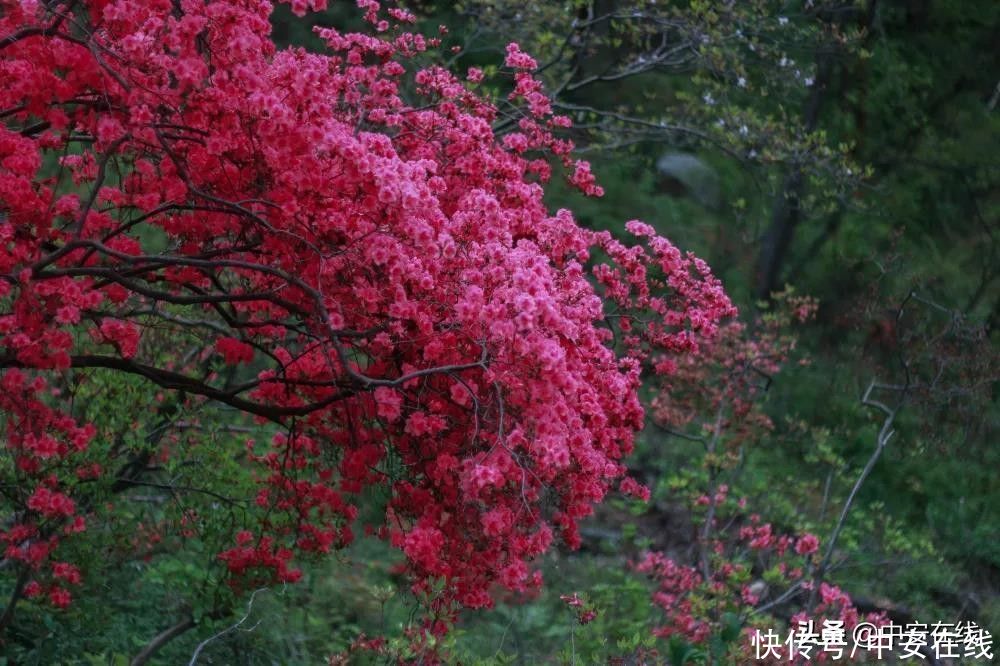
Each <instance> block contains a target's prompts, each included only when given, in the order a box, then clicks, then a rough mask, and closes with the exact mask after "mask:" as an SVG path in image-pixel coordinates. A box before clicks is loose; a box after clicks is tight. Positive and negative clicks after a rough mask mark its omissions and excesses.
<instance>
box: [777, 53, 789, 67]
mask: <svg viewBox="0 0 1000 666" xmlns="http://www.w3.org/2000/svg"><path fill="white" fill-rule="evenodd" d="M778 65H779V66H781V67H788V58H786V57H785V56H781V60H779V61H778Z"/></svg>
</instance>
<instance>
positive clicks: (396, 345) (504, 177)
mask: <svg viewBox="0 0 1000 666" xmlns="http://www.w3.org/2000/svg"><path fill="white" fill-rule="evenodd" d="M291 4H292V8H293V10H294V11H295V12H296V13H299V14H301V13H304V12H306V11H307V10H309V9H320V8H322V7H321V6H322V5H325V2H323V1H322V0H308V2H307V1H306V0H293V2H292V3H291ZM358 4H359V5H360V6H361V8H362V10H363V11H364V14H365V18H366V19H367V21H368V22H369V24H370V25H371V27H372V29H371V30H370V31H368V32H366V33H363V34H342V33H340V32H338V31H336V30H334V29H322V30H319V31H318V34H319V36H320V37H321V38H322V39H323V40H324V41H325V42H326V44H327V46H328V49H329V50H328V52H327V53H324V54H315V53H308V52H305V51H303V50H297V49H289V50H284V51H277V50H276V49H275V47H274V45H273V43H272V42H271V40H270V38H269V30H270V26H269V23H268V16H269V13H270V11H271V4H270V3H268V2H261V1H259V0H218V1H215V2H207V3H206V2H200V1H196V0H181V1H177V2H171V1H168V0H162V1H151V2H141V3H140V2H133V1H131V0H90V1H88V2H80V1H78V0H66V1H64V2H37V1H32V0H24V1H20V2H16V1H13V0H3V1H2V2H0V73H2V77H0V78H2V80H3V81H4V84H3V86H2V87H0V117H2V118H3V121H4V123H3V125H2V126H0V247H2V251H0V385H2V388H3V390H2V391H0V443H2V446H3V448H4V450H5V451H6V452H7V454H8V456H7V458H5V462H4V463H3V464H2V465H0V475H2V480H0V483H2V487H3V491H2V492H3V498H2V500H0V502H2V503H0V507H2V518H3V520H2V522H0V541H2V543H3V547H4V551H3V555H2V557H3V562H4V566H5V569H6V570H7V571H8V572H14V574H13V578H12V580H13V585H12V590H11V595H10V600H9V602H8V603H7V605H6V606H5V608H4V609H3V611H2V615H0V629H3V628H5V627H6V626H7V625H9V624H10V622H11V621H12V619H13V617H14V613H15V610H16V608H17V605H18V603H19V601H20V600H22V599H23V598H25V597H41V595H46V597H47V599H48V602H50V603H51V604H53V605H55V606H57V607H65V606H68V605H69V604H70V603H71V600H72V591H73V588H74V586H76V585H78V584H80V582H81V575H82V574H81V568H85V563H83V562H81V561H72V560H71V559H70V557H69V556H68V555H67V553H69V552H70V551H71V547H72V542H73V540H74V539H76V538H78V537H79V535H80V534H81V533H84V532H85V531H86V530H88V529H89V528H91V527H92V526H93V525H94V522H95V520H98V518H97V516H101V518H100V519H101V520H110V518H108V515H109V512H110V513H111V514H112V515H113V513H114V505H113V504H108V505H107V508H108V510H106V511H102V512H101V513H99V514H98V513H97V506H98V503H99V502H101V501H102V500H104V499H106V498H107V497H108V494H114V493H122V492H126V491H127V490H129V489H130V488H132V487H134V486H135V485H137V484H139V483H141V481H142V478H143V474H144V472H145V471H146V470H148V469H150V468H151V467H152V461H154V460H161V459H164V458H166V457H169V456H170V455H171V454H172V453H173V452H174V450H172V449H170V448H168V447H165V446H163V445H162V443H161V440H160V439H157V438H147V443H148V447H147V448H146V449H145V450H143V451H141V452H138V453H135V452H133V454H132V455H130V456H127V457H122V456H121V455H120V454H116V453H115V448H114V447H113V446H109V445H107V444H106V442H108V441H111V440H113V439H114V437H115V434H116V433H114V432H111V431H109V430H107V428H105V427H104V426H102V424H101V423H100V422H97V421H95V420H92V419H88V418H86V415H87V413H88V412H87V409H86V405H82V404H80V403H79V402H78V401H76V400H75V399H74V395H75V393H76V391H77V388H78V387H79V386H80V385H81V384H85V383H86V382H87V381H88V380H90V379H92V378H93V377H94V376H95V373H99V372H105V373H107V372H110V373H112V376H116V377H120V378H122V379H123V380H124V378H130V379H129V381H131V378H141V379H142V380H143V381H144V382H148V383H151V384H152V385H154V386H157V387H160V388H161V389H162V392H161V393H160V394H159V395H158V396H157V400H158V401H159V404H160V405H161V407H162V408H164V409H166V407H167V406H169V408H170V409H171V410H174V411H184V410H192V409H195V408H196V407H199V408H204V407H205V406H208V405H210V406H214V407H217V408H220V409H221V408H226V409H229V410H235V411H236V412H237V413H241V414H244V415H247V417H248V418H250V419H252V420H253V421H255V422H256V423H259V424H270V426H269V428H270V431H271V432H273V437H272V438H271V441H270V442H269V443H268V444H262V443H255V442H253V441H252V440H251V441H247V442H246V447H247V450H248V452H249V453H248V456H247V463H246V464H248V465H251V466H252V467H253V468H254V469H255V470H256V472H255V474H256V478H257V481H258V482H259V492H258V493H257V495H256V500H255V503H254V505H253V506H251V507H250V510H251V515H250V518H249V519H247V520H245V521H244V522H243V524H241V525H237V526H234V527H233V529H232V534H230V535H229V537H230V539H231V540H230V543H229V545H228V547H226V548H225V549H224V550H223V551H222V552H220V553H218V558H219V559H221V561H222V562H224V563H225V565H226V568H227V570H228V573H229V576H230V582H231V584H232V585H233V586H234V587H235V588H236V589H244V588H246V587H248V586H253V585H259V584H269V583H271V582H275V581H281V582H292V581H295V580H297V579H298V577H299V576H300V573H299V569H297V567H296V561H297V559H298V558H300V557H304V556H306V555H307V554H316V553H326V552H328V551H330V550H331V549H336V548H341V547H344V546H346V545H348V544H349V543H351V541H352V539H353V533H352V527H354V526H355V523H356V522H357V519H358V508H357V507H358V497H359V496H360V495H361V493H363V492H365V491H366V490H368V489H371V488H373V487H379V488H382V489H384V491H385V497H386V498H387V499H386V500H385V504H384V510H382V511H381V513H380V516H379V518H378V519H376V520H373V521H369V522H366V524H365V525H364V527H365V529H369V530H372V531H374V532H375V533H377V534H379V535H380V536H382V537H383V538H385V539H387V540H389V541H390V542H391V543H392V544H393V545H394V546H396V547H398V548H399V549H401V550H402V551H403V553H404V554H405V556H406V567H407V571H408V573H409V574H410V575H411V576H412V581H413V588H414V590H415V591H416V592H418V593H422V594H424V595H425V598H426V599H427V606H428V610H429V611H430V613H431V615H430V617H431V618H433V619H432V620H428V628H430V629H431V630H433V631H441V630H444V629H445V627H446V625H447V621H448V620H449V619H450V618H451V617H453V613H454V612H455V610H456V609H457V608H460V607H471V608H476V607H486V606H490V605H491V604H492V596H491V595H492V592H491V590H492V587H491V586H492V585H494V584H499V585H500V586H502V587H504V588H507V589H511V590H524V589H526V588H528V587H532V586H537V585H538V584H539V583H540V576H539V575H538V574H537V573H532V572H531V571H530V569H529V562H530V560H531V559H532V558H534V557H535V556H537V555H538V554H540V553H542V552H544V551H545V550H546V549H547V548H548V547H549V546H550V544H551V543H552V541H553V539H554V538H555V537H556V536H559V537H560V538H561V539H562V540H564V541H565V542H566V543H567V544H569V545H570V546H573V545H575V544H576V543H578V540H579V537H578V536H577V521H578V520H579V519H580V518H582V517H584V516H586V515H588V514H589V513H590V512H591V510H592V506H593V505H594V504H595V503H596V502H599V501H600V500H601V499H602V498H603V497H604V496H605V495H606V493H608V492H609V490H610V489H611V488H612V487H613V486H614V484H616V483H618V482H619V481H620V482H621V488H622V490H623V491H625V492H628V493H632V494H637V495H643V494H644V493H646V492H647V491H645V489H644V488H642V487H641V486H639V485H638V484H637V483H636V482H634V481H631V480H629V479H627V478H625V477H624V467H623V465H622V458H623V457H624V456H625V455H627V454H628V453H629V452H630V451H631V449H632V445H633V437H634V433H635V432H636V431H637V430H638V429H640V428H641V427H642V424H643V409H642V407H641V405H640V402H639V398H638V388H639V386H640V376H641V374H642V373H643V372H644V370H647V369H648V370H650V371H652V372H669V370H670V368H672V367H676V363H664V362H662V360H657V362H656V363H653V362H650V361H651V359H654V358H656V359H661V357H662V356H663V355H667V356H669V357H673V358H679V359H683V358H693V357H695V356H696V355H697V354H698V351H699V346H698V345H699V341H700V340H702V339H706V338H711V337H713V336H714V335H715V332H716V328H717V323H718V322H719V321H720V319H722V318H724V317H727V316H729V315H732V314H733V313H734V309H733V307H732V305H731V304H730V302H729V300H728V299H727V297H726V296H725V294H724V293H723V291H722V289H721V287H720V284H719V283H718V281H717V280H716V279H715V278H713V277H712V275H711V273H710V271H709V269H708V267H707V266H706V265H705V264H704V263H703V262H701V261H700V260H698V259H696V258H694V257H693V256H690V255H685V254H683V253H681V252H680V251H679V250H677V249H676V248H675V247H674V246H673V245H672V244H670V243H669V242H668V241H667V240H665V239H663V238H661V237H659V236H657V235H656V234H655V233H654V232H653V230H652V228H651V227H649V226H648V225H645V224H642V223H639V222H632V223H630V224H629V225H628V228H629V230H630V232H631V233H632V234H633V235H634V236H635V237H636V239H637V244H635V245H625V244H622V243H621V242H619V241H618V240H615V239H614V238H612V237H611V236H610V235H608V234H606V233H595V232H591V231H588V230H585V229H583V228H581V227H579V226H578V225H577V224H576V223H575V222H574V220H573V217H572V215H571V214H570V213H569V212H568V211H566V210H560V211H558V212H556V213H555V214H551V213H550V212H549V211H548V210H547V209H546V207H545V206H544V205H543V202H542V194H543V184H544V183H545V182H546V181H547V179H548V178H549V175H550V168H551V166H550V165H551V160H550V159H549V157H550V156H555V157H556V158H557V160H558V161H561V162H562V164H563V165H564V166H565V167H567V168H568V172H569V174H570V176H569V177H570V180H571V182H572V183H573V184H574V185H576V186H577V187H579V188H580V189H582V190H583V191H584V192H585V193H587V194H591V195H599V194H600V188H599V187H598V186H597V185H596V183H595V181H594V177H593V176H592V175H591V173H590V170H589V167H588V165H587V164H586V163H585V162H579V161H577V162H573V161H572V160H571V159H570V157H569V154H570V151H571V150H572V144H571V143H570V142H569V141H567V140H565V139H560V138H559V136H558V133H559V132H560V131H561V130H562V129H563V128H566V127H568V126H569V119H568V118H566V117H563V116H558V115H554V114H553V111H552V108H551V105H550V104H549V102H548V98H547V97H546V96H545V94H544V91H543V90H542V86H541V84H540V83H539V82H538V81H537V80H536V79H535V78H534V77H533V75H532V70H534V69H535V68H536V63H535V61H534V60H533V59H532V58H531V57H529V56H528V55H527V54H525V53H523V52H522V51H521V50H520V49H519V47H518V46H517V45H516V44H511V45H510V46H509V47H508V50H507V57H506V61H505V71H506V72H507V73H508V74H509V75H510V76H511V77H512V79H513V90H512V92H511V94H510V100H511V101H513V102H514V103H515V104H516V105H517V108H518V110H519V115H518V116H517V117H516V118H515V121H516V122H514V124H513V125H510V124H509V122H508V120H509V119H508V118H507V117H505V118H503V119H499V118H498V112H497V109H496V106H495V105H494V104H493V103H491V102H490V101H489V100H487V99H485V98H484V97H483V96H481V95H479V94H477V93H476V91H475V88H476V83H477V81H478V80H479V79H480V78H481V72H478V71H476V70H471V71H469V72H468V76H467V81H466V82H463V81H462V80H460V79H459V78H457V77H456V76H454V75H453V74H451V73H449V72H448V71H446V70H445V69H443V68H441V67H439V66H436V65H434V64H432V63H433V57H432V53H433V50H434V49H435V47H436V46H437V42H436V40H435V39H427V38H425V37H423V36H421V35H420V34H417V33H415V32H412V31H411V30H410V29H409V28H408V27H407V26H408V24H410V23H412V22H413V21H414V19H413V17H412V16H411V15H409V14H408V13H406V12H403V11H401V10H398V9H389V10H387V11H383V10H382V8H380V6H379V3H378V2H376V1H375V0H361V1H359V3H358ZM494 124H496V125H500V124H505V126H508V127H509V128H510V129H512V130H513V131H510V132H509V133H507V134H506V135H504V136H502V137H498V136H497V134H496V132H495V131H494ZM175 425H176V422H174V421H171V422H166V423H165V425H164V428H167V429H169V428H170V427H173V426H175ZM175 443H176V442H175ZM182 444H183V442H180V443H178V444H177V445H178V446H181V445H182ZM235 453H238V452H234V454H235ZM116 456H117V457H116ZM118 519H119V520H121V519H122V517H121V516H119V518H118ZM84 573H85V572H84ZM8 575H9V574H8Z"/></svg>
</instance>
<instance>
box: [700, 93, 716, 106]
mask: <svg viewBox="0 0 1000 666" xmlns="http://www.w3.org/2000/svg"><path fill="white" fill-rule="evenodd" d="M701 99H702V100H703V101H704V102H705V104H708V105H709V106H712V105H713V104H715V98H714V97H712V93H705V94H704V95H702V96H701Z"/></svg>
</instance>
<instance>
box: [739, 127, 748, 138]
mask: <svg viewBox="0 0 1000 666" xmlns="http://www.w3.org/2000/svg"><path fill="white" fill-rule="evenodd" d="M749 133H750V128H749V127H747V126H746V125H740V136H746V135H747V134H749Z"/></svg>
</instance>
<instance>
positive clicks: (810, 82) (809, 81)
mask: <svg viewBox="0 0 1000 666" xmlns="http://www.w3.org/2000/svg"><path fill="white" fill-rule="evenodd" d="M803 83H805V84H806V87H807V88H810V87H812V84H813V83H814V81H813V77H811V76H807V77H806V80H805V81H803Z"/></svg>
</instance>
